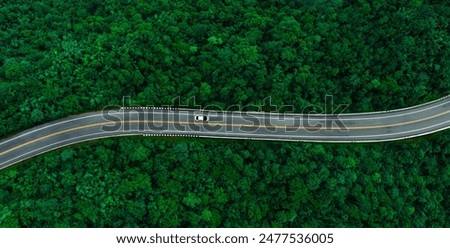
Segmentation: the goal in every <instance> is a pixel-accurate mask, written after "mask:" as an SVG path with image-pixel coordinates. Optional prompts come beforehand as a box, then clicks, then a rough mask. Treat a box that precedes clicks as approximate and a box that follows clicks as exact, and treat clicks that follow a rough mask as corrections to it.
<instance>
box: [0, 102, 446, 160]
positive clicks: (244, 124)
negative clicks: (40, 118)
mask: <svg viewBox="0 0 450 248" xmlns="http://www.w3.org/2000/svg"><path fill="white" fill-rule="evenodd" d="M196 115H201V116H208V120H207V121H196V120H195V116H196ZM449 127H450V96H446V97H443V98H441V99H438V100H436V101H433V102H429V103H426V104H422V105H418V106H414V107H409V108H403V109H397V110H391V111H382V112H370V113H353V114H340V115H326V114H312V115H305V114H304V115H301V114H278V113H267V112H225V111H207V110H203V111H201V110H192V109H174V108H150V107H144V108H139V107H125V108H121V109H116V110H108V111H100V112H93V113H86V114H81V115H77V116H71V117H68V118H65V119H62V120H58V121H54V122H51V123H46V124H43V125H41V126H38V127H35V128H32V129H29V130H26V131H24V132H22V133H19V134H17V135H14V136H12V137H9V138H7V139H4V140H2V141H0V169H3V168H6V167H8V166H11V165H13V164H15V163H18V162H20V161H23V160H26V159H29V158H31V157H34V156H36V155H38V154H41V153H45V152H48V151H51V150H54V149H57V148H60V147H63V146H67V145H70V144H74V143H79V142H84V141H88V140H94V139H101V138H107V137H114V136H131V135H144V136H187V137H208V138H230V139H254V140H278V141H297V142H333V143H351V142H357V143H362V142H382V141H392V140H401V139H407V138H412V137H417V136H422V135H426V134H430V133H434V132H438V131H441V130H444V129H448V128H449Z"/></svg>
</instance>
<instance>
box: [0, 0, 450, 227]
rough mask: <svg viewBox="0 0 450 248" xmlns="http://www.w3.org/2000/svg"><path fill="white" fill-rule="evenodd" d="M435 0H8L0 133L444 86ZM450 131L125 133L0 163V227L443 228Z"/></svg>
mask: <svg viewBox="0 0 450 248" xmlns="http://www.w3.org/2000/svg"><path fill="white" fill-rule="evenodd" d="M449 23H450V1H448V0H443V1H431V0H429V1H426V0H414V1H409V0H380V1H367V0H358V1H344V0H333V1H331V0H330V1H324V0H316V1H313V0H298V1H283V0H280V1H274V0H267V1H256V0H245V1H232V0H222V1H215V0H199V1H194V0H172V1H169V0H155V1H144V0H134V1H120V0H106V1H100V0H79V1H62V0H41V1H31V0H15V1H12V0H6V1H3V2H2V4H1V5H0V103H1V104H0V137H7V136H9V135H12V134H14V133H15V132H18V131H21V130H24V129H26V128H30V127H33V126H35V125H38V124H40V123H44V122H47V121H51V120H56V119H58V118H62V117H65V116H68V115H71V114H77V113H82V112H86V111H91V110H100V109H102V108H103V107H105V106H108V105H118V104H121V102H122V98H123V97H124V96H129V97H130V98H131V99H132V101H133V104H140V105H167V104H172V101H173V99H174V98H176V97H180V98H181V99H182V100H183V99H189V98H190V97H195V98H196V100H197V103H199V104H203V105H208V104H215V105H218V106H223V107H227V106H230V105H234V104H241V105H245V104H262V102H263V100H264V99H265V98H266V97H269V96H270V97H271V98H272V103H274V104H280V105H281V104H289V105H293V106H294V107H295V109H296V110H301V109H302V108H303V107H305V106H308V105H309V104H317V105H322V104H324V102H323V101H324V98H325V96H326V95H333V96H334V101H335V102H337V103H347V104H350V105H349V108H348V109H347V110H346V111H348V112H357V111H372V110H386V109H394V108H399V107H407V106H411V105H415V104H419V103H423V102H426V101H429V100H434V99H436V98H439V97H442V96H445V95H448V94H449V88H450V87H449V86H450V25H449ZM449 159H450V132H449V131H446V132H442V133H439V134H435V135H431V136H427V137H423V138H419V139H413V140H409V141H405V142H389V143H379V144H360V145H331V144H326V145H325V144H313V143H283V142H259V141H238V142H237V141H217V140H209V139H208V140H205V139H190V138H161V137H135V138H115V139H106V140H100V141H93V142H88V143H85V144H79V145H76V146H71V147H67V148H64V149H60V150H57V151H53V152H50V153H48V154H45V155H41V156H38V157H36V158H33V159H31V160H28V161H26V162H23V163H21V164H20V165H18V166H14V167H12V168H8V169H6V170H2V171H0V226H2V227H450V199H449V198H448V197H447V196H448V195H449V194H450V163H449Z"/></svg>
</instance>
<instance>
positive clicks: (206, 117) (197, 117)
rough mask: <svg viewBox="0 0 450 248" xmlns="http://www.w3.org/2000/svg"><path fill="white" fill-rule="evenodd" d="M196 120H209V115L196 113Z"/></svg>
mask: <svg viewBox="0 0 450 248" xmlns="http://www.w3.org/2000/svg"><path fill="white" fill-rule="evenodd" d="M195 121H208V116H206V115H196V116H195Z"/></svg>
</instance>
